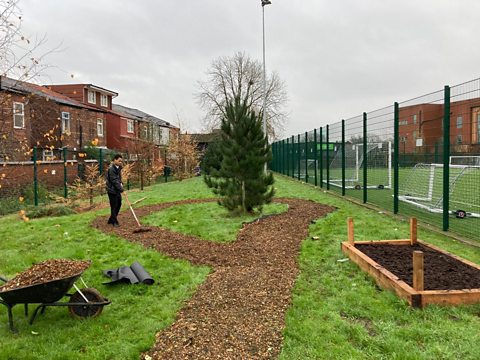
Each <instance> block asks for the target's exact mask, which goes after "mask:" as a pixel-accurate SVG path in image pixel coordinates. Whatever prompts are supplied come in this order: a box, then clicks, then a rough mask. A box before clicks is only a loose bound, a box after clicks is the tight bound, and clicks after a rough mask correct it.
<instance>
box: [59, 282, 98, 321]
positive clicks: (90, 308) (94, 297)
mask: <svg viewBox="0 0 480 360" xmlns="http://www.w3.org/2000/svg"><path fill="white" fill-rule="evenodd" d="M81 292H82V294H83V295H84V296H85V297H86V298H87V299H88V301H91V302H103V301H105V299H104V298H103V296H102V295H101V294H100V292H99V291H98V290H97V289H95V288H86V289H82V290H81ZM82 294H80V293H79V292H78V291H77V292H76V293H75V294H73V295H72V296H71V298H70V302H72V303H86V301H85V299H84V298H83V296H82ZM68 311H69V312H70V314H72V316H73V317H75V318H77V319H80V318H87V317H92V318H94V317H97V316H98V315H100V314H101V313H102V311H103V305H70V306H68Z"/></svg>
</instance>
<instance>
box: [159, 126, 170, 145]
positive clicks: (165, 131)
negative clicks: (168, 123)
mask: <svg viewBox="0 0 480 360" xmlns="http://www.w3.org/2000/svg"><path fill="white" fill-rule="evenodd" d="M160 132H161V134H160V144H161V145H168V142H169V141H170V129H169V128H167V127H163V126H161V127H160Z"/></svg>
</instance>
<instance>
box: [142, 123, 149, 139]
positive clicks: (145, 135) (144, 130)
mask: <svg viewBox="0 0 480 360" xmlns="http://www.w3.org/2000/svg"><path fill="white" fill-rule="evenodd" d="M143 139H145V140H148V126H144V127H143Z"/></svg>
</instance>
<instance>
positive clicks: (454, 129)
mask: <svg viewBox="0 0 480 360" xmlns="http://www.w3.org/2000/svg"><path fill="white" fill-rule="evenodd" d="M443 112H444V105H443V104H418V105H412V106H406V107H401V108H400V113H399V115H400V116H399V136H400V139H399V140H400V152H402V153H406V154H411V153H433V152H434V151H435V147H436V146H437V148H438V147H439V146H440V147H441V146H442V145H443ZM479 125H480V98H475V99H469V100H461V101H453V102H451V104H450V145H451V152H452V153H470V154H480V126H479ZM436 144H437V145H436Z"/></svg>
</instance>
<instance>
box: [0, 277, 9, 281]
mask: <svg viewBox="0 0 480 360" xmlns="http://www.w3.org/2000/svg"><path fill="white" fill-rule="evenodd" d="M0 280H2V281H3V282H8V280H7V279H5V278H4V277H2V276H0Z"/></svg>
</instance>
